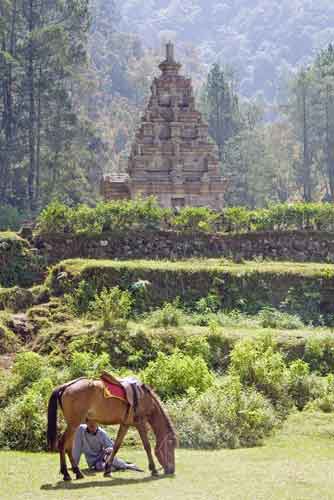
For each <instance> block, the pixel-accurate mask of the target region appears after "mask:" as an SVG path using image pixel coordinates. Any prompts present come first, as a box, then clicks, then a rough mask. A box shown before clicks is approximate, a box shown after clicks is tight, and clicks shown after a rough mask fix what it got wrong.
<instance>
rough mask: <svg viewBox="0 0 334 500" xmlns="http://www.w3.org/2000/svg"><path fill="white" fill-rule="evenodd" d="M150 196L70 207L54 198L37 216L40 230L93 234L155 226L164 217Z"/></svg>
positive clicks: (153, 227)
mask: <svg viewBox="0 0 334 500" xmlns="http://www.w3.org/2000/svg"><path fill="white" fill-rule="evenodd" d="M165 212H166V211H165V210H163V209H161V208H160V207H159V206H158V205H157V203H156V201H155V200H154V198H146V199H144V200H142V199H140V198H138V199H136V200H120V201H113V202H105V203H102V202H101V203H98V204H97V205H96V207H95V208H91V207H88V206H87V205H79V206H78V207H76V208H70V207H68V206H66V205H64V204H61V203H59V202H58V201H55V202H53V203H51V204H50V205H49V206H48V207H47V208H45V209H44V210H43V211H42V212H41V214H40V216H39V218H38V231H39V232H40V233H73V234H78V235H80V234H82V235H97V234H101V233H102V232H104V231H105V232H108V231H124V230H127V229H156V228H157V227H159V224H160V222H161V220H163V218H164V217H165Z"/></svg>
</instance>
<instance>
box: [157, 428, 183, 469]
mask: <svg viewBox="0 0 334 500" xmlns="http://www.w3.org/2000/svg"><path fill="white" fill-rule="evenodd" d="M176 446H177V440H176V437H175V434H174V433H173V432H169V433H167V434H166V435H165V436H164V437H163V438H162V439H161V441H160V442H157V445H156V447H155V450H154V451H155V455H156V457H157V459H158V460H159V463H160V465H161V466H162V468H163V470H164V472H165V474H174V472H175V448H176Z"/></svg>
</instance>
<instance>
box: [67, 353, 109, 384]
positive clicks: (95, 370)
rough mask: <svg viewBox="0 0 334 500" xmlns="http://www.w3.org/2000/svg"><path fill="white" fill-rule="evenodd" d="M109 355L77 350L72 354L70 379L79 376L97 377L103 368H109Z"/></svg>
mask: <svg viewBox="0 0 334 500" xmlns="http://www.w3.org/2000/svg"><path fill="white" fill-rule="evenodd" d="M109 366H110V365H109V356H108V354H107V353H102V354H100V355H94V354H92V353H89V352H77V351H75V352H74V353H73V355H72V359H71V363H70V367H69V375H70V378H71V379H76V378H79V377H89V378H90V377H92V378H93V377H98V376H99V375H100V374H101V372H102V371H103V370H107V369H108V368H109Z"/></svg>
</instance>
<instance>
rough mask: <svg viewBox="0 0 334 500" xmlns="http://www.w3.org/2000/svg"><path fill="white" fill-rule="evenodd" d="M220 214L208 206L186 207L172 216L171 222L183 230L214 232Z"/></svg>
mask: <svg viewBox="0 0 334 500" xmlns="http://www.w3.org/2000/svg"><path fill="white" fill-rule="evenodd" d="M217 218H218V214H217V213H216V212H214V211H213V210H210V209H209V208H206V207H184V208H182V209H181V210H180V212H179V213H178V214H177V215H175V216H174V217H172V218H171V224H172V225H173V226H175V227H176V229H178V230H181V231H205V232H212V231H213V230H214V229H215V222H216V220H217Z"/></svg>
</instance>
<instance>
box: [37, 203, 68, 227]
mask: <svg viewBox="0 0 334 500" xmlns="http://www.w3.org/2000/svg"><path fill="white" fill-rule="evenodd" d="M71 214H72V209H71V208H69V207H68V206H66V205H64V204H63V203H61V202H59V201H53V202H52V203H50V205H48V206H47V207H46V208H44V210H42V212H41V213H40V215H39V217H38V223H37V229H38V231H39V232H40V233H69V232H71V231H72V225H71Z"/></svg>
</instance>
